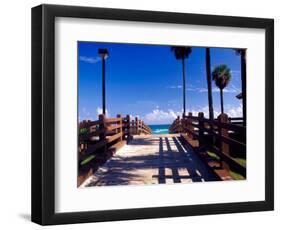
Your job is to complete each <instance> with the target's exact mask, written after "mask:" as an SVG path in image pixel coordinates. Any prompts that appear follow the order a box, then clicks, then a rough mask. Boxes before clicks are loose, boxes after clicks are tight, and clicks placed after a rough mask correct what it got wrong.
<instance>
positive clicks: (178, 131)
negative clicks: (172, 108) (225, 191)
mask: <svg viewBox="0 0 281 230" xmlns="http://www.w3.org/2000/svg"><path fill="white" fill-rule="evenodd" d="M176 128H177V133H180V116H178V117H177V127H176Z"/></svg>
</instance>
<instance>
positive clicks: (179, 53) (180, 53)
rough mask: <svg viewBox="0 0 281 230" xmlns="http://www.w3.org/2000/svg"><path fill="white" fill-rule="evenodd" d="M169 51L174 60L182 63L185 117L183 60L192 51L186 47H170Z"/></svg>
mask: <svg viewBox="0 0 281 230" xmlns="http://www.w3.org/2000/svg"><path fill="white" fill-rule="evenodd" d="M171 50H172V52H174V54H175V57H176V59H177V60H181V61H182V92H183V115H185V111H186V109H185V107H186V102H185V93H186V91H185V62H184V60H185V59H187V58H188V57H189V55H190V54H191V52H192V50H191V47H186V46H172V47H171Z"/></svg>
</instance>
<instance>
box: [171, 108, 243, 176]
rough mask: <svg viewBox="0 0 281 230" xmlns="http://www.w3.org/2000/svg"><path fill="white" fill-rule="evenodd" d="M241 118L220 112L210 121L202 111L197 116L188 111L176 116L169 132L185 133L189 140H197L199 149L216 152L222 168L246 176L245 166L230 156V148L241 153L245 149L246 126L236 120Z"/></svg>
mask: <svg viewBox="0 0 281 230" xmlns="http://www.w3.org/2000/svg"><path fill="white" fill-rule="evenodd" d="M241 120H243V118H228V116H227V115H226V114H221V115H220V116H219V117H218V118H217V119H214V120H212V121H211V120H210V119H207V118H205V117H204V114H203V113H199V114H198V116H193V115H192V113H189V114H188V115H183V116H182V118H181V117H179V116H178V117H177V118H176V119H175V120H174V121H173V123H172V125H171V126H170V128H169V132H170V133H181V134H187V136H188V137H190V138H191V139H190V140H198V144H199V146H198V147H199V149H205V150H206V151H208V150H209V151H211V152H214V153H215V154H217V156H218V157H219V158H220V159H221V161H222V162H223V163H222V165H223V168H225V169H228V170H230V168H231V169H232V170H235V172H238V173H239V174H241V175H242V176H244V177H246V168H245V167H244V166H242V165H241V164H239V163H238V162H236V161H235V160H233V158H232V157H231V151H232V148H234V149H236V150H235V151H237V150H238V151H240V152H241V153H242V154H244V153H245V151H246V143H245V142H246V127H244V126H243V125H241V122H238V121H241ZM232 121H233V122H232ZM238 124H239V125H238ZM235 137H236V138H238V139H235ZM216 145H219V147H217V146H216ZM235 153H236V152H235Z"/></svg>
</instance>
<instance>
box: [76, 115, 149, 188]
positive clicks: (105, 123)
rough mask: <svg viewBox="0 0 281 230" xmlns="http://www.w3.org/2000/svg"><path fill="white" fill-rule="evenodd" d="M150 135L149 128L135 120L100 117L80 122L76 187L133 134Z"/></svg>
mask: <svg viewBox="0 0 281 230" xmlns="http://www.w3.org/2000/svg"><path fill="white" fill-rule="evenodd" d="M142 134H146V135H148V134H151V129H150V128H149V126H147V125H146V124H144V122H143V121H142V120H140V119H138V118H135V119H134V120H131V119H130V116H129V115H127V116H126V117H122V116H121V115H120V114H119V115H117V117H116V118H107V117H106V116H105V115H103V114H101V115H99V120H97V121H89V120H88V121H82V122H80V123H79V140H78V168H79V176H78V185H80V184H81V183H82V182H83V181H84V180H85V179H86V178H87V177H88V176H89V175H91V174H92V173H93V171H94V170H95V165H96V166H98V165H100V164H102V163H104V162H105V161H106V160H107V159H108V158H109V157H111V156H112V155H113V154H114V153H115V152H116V151H117V150H118V149H120V148H121V147H122V146H124V145H125V144H126V143H127V142H129V141H130V140H131V139H132V137H133V135H142Z"/></svg>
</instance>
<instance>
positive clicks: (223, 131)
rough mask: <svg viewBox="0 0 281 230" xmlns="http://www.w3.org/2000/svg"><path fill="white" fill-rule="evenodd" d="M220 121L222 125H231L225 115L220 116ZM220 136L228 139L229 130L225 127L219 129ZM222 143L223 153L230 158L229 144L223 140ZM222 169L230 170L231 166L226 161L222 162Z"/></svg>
mask: <svg viewBox="0 0 281 230" xmlns="http://www.w3.org/2000/svg"><path fill="white" fill-rule="evenodd" d="M218 120H219V122H220V123H229V120H228V116H227V114H225V113H222V114H221V115H219V117H218ZM219 134H220V136H222V137H226V138H228V130H227V129H225V128H223V127H220V128H219ZM220 143H221V146H220V150H221V152H222V153H223V154H225V155H227V156H229V157H230V154H229V145H228V144H227V143H225V142H224V141H223V140H222V139H221V140H220ZM222 168H223V169H226V170H229V165H228V164H226V163H225V162H224V161H222Z"/></svg>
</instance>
